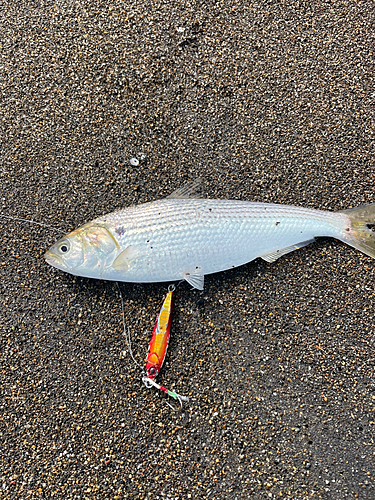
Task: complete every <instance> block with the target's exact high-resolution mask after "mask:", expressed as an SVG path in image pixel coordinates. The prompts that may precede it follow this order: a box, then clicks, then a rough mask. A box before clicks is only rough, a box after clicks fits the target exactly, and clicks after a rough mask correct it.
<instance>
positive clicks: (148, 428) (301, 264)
mask: <svg viewBox="0 0 375 500" xmlns="http://www.w3.org/2000/svg"><path fill="white" fill-rule="evenodd" d="M374 25H375V8H374V4H373V2H370V1H360V0H359V1H348V0H344V1H336V2H330V1H328V0H326V1H317V0H312V1H310V2H297V1H295V2H293V1H290V2H280V1H275V0H273V1H259V2H250V3H248V2H240V1H238V0H227V1H225V2H224V1H221V2H191V3H188V2H179V1H175V2H168V3H163V2H160V3H159V2H153V1H147V2H141V1H133V2H130V1H127V0H125V1H120V0H118V1H113V2H110V1H108V2H89V1H84V0H81V1H80V2H75V1H64V0H57V1H51V0H45V1H42V0H39V1H35V2H23V1H22V0H20V1H18V2H11V1H3V2H1V8H0V45H1V50H0V110H1V113H0V118H1V119H0V157H1V165H0V181H1V185H0V195H1V196H0V198H1V213H3V214H6V215H9V216H15V217H20V218H27V219H33V220H35V221H38V222H42V223H45V224H49V225H52V226H54V227H56V228H58V229H59V230H60V231H58V232H56V231H53V230H50V229H48V228H44V227H40V226H36V225H32V224H27V223H21V222H16V221H11V220H8V219H0V229H1V233H0V234H1V259H0V260H1V262H0V268H1V281H0V288H1V297H0V300H1V313H0V326H1V363H0V367H1V376H0V388H1V393H2V398H1V401H0V409H1V414H0V422H1V423H0V444H1V446H0V450H1V457H0V458H1V460H0V498H1V499H17V500H19V499H20V500H26V499H39V498H46V499H50V498H51V499H52V498H53V499H54V498H56V499H65V500H71V499H89V500H94V499H96V500H103V499H104V500H107V499H111V500H115V499H116V500H117V499H150V500H151V499H165V500H167V499H168V500H186V499H189V498H191V499H193V500H194V499H210V500H214V499H215V500H227V499H228V500H235V499H238V500H239V499H250V498H251V499H268V498H280V499H283V500H285V499H293V500H294V499H307V498H313V499H320V498H321V499H332V500H336V499H352V498H359V499H374V498H375V487H374V477H375V466H374V463H375V456H374V454H375V444H374V421H375V415H374V408H375V375H374V363H375V358H374V335H373V332H374V309H373V301H374V296H375V292H374V279H375V272H374V261H373V260H371V258H369V257H366V256H364V255H362V254H360V253H359V252H357V251H355V250H354V249H351V248H349V247H347V246H345V245H343V244H341V243H339V242H336V241H333V240H329V239H321V240H319V241H318V242H317V243H316V244H314V245H312V246H310V247H307V248H304V249H302V250H301V251H298V252H295V253H293V254H289V255H287V256H285V257H283V258H282V259H280V260H279V261H277V262H276V263H274V264H267V263H265V262H263V261H260V260H257V261H255V262H253V263H250V264H248V265H246V266H243V267H241V268H239V269H236V270H233V271H231V272H226V273H221V274H217V275H212V276H209V277H207V279H206V285H205V290H204V292H202V293H201V292H197V291H192V290H190V287H189V286H187V285H186V284H184V285H181V286H180V287H179V289H178V292H177V295H176V303H175V311H174V322H173V327H172V328H173V331H172V339H171V343H170V349H169V352H168V357H167V362H166V364H165V366H164V368H163V370H162V373H161V374H160V378H159V381H160V382H161V383H163V384H164V385H166V386H167V387H169V388H172V389H174V390H176V391H177V392H179V393H181V394H185V395H190V396H191V401H190V403H189V404H186V405H184V410H183V412H178V411H176V412H174V411H172V409H171V408H170V407H169V406H167V404H166V402H167V400H166V398H165V396H164V395H163V394H161V393H160V394H159V393H157V392H155V391H153V390H152V391H151V390H147V389H146V388H145V387H144V386H143V385H142V384H141V381H140V374H139V372H138V370H137V369H136V368H135V366H134V365H133V363H132V361H131V359H130V357H129V355H127V354H125V355H124V354H123V352H124V349H125V341H124V336H123V332H122V323H121V306H120V301H119V296H118V292H117V289H116V286H115V285H114V284H113V283H105V282H101V281H99V282H98V281H94V280H89V279H82V278H74V277H73V276H69V275H67V274H64V273H62V272H60V271H57V270H55V269H53V268H52V267H50V266H48V265H47V264H46V263H45V262H44V260H43V253H44V251H45V250H46V249H47V248H48V247H49V246H50V245H51V244H52V243H53V242H54V240H56V239H57V237H58V236H59V235H61V234H63V233H64V232H67V231H69V230H70V229H72V228H74V227H77V226H79V225H81V224H82V223H83V222H86V221H89V220H91V219H93V218H94V217H96V216H98V215H100V214H103V213H105V212H109V211H112V210H114V209H116V208H119V207H123V206H126V205H129V204H132V203H141V202H145V201H147V200H153V199H157V198H160V197H162V196H164V195H167V194H169V193H170V192H171V191H172V190H173V189H175V188H177V187H178V186H180V185H181V184H183V183H184V182H186V181H188V180H192V179H194V178H196V177H202V179H203V186H204V191H205V193H206V195H207V196H209V197H212V198H215V197H218V198H220V197H221V198H224V197H225V198H236V199H243V200H245V199H252V200H255V201H270V202H271V201H272V202H278V203H287V204H293V205H302V206H306V207H313V208H321V209H332V210H339V209H343V208H348V207H352V206H356V205H360V204H363V203H369V202H374V201H375V196H374V179H375V176H374V174H375V168H374V152H375V151H374V149H375V148H374V134H375V127H374V123H375V121H374V97H375V91H374V53H373V51H374V38H375V36H374ZM140 153H144V154H145V155H146V159H145V160H144V161H142V162H141V163H140V165H139V166H131V165H130V164H129V159H130V158H132V157H137V155H138V156H139V155H140ZM122 289H123V292H124V296H125V309H126V322H127V324H128V325H129V327H130V330H131V333H132V339H133V348H134V352H135V355H136V356H137V359H138V360H140V361H142V359H143V357H144V355H145V353H146V349H147V344H148V341H149V338H150V334H151V329H152V326H153V323H154V320H155V316H156V313H157V311H158V310H159V308H160V305H161V302H162V299H163V295H164V294H165V291H166V286H165V285H163V284H160V285H149V286H146V285H136V284H134V285H133V284H124V285H123V286H122Z"/></svg>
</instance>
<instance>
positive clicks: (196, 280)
mask: <svg viewBox="0 0 375 500" xmlns="http://www.w3.org/2000/svg"><path fill="white" fill-rule="evenodd" d="M183 278H184V280H186V281H187V282H188V283H189V285H191V286H192V287H194V288H196V289H197V290H203V287H204V274H202V271H201V270H200V269H196V270H195V271H193V272H192V273H185V274H184V276H183Z"/></svg>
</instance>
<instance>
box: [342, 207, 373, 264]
mask: <svg viewBox="0 0 375 500" xmlns="http://www.w3.org/2000/svg"><path fill="white" fill-rule="evenodd" d="M338 213H341V214H344V215H346V217H347V222H348V224H347V227H346V228H345V231H344V235H343V237H342V241H344V242H345V243H347V244H348V245H350V246H352V247H354V248H356V249H357V250H360V251H361V252H363V253H365V254H366V255H369V256H370V257H372V258H373V259H375V203H372V204H371V205H362V206H360V207H357V208H350V209H349V210H341V211H340V212H338Z"/></svg>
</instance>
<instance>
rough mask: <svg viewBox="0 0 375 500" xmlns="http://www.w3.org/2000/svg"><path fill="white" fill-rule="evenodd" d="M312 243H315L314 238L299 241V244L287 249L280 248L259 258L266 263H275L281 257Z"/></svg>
mask: <svg viewBox="0 0 375 500" xmlns="http://www.w3.org/2000/svg"><path fill="white" fill-rule="evenodd" d="M313 241H315V238H312V239H311V240H306V241H301V243H297V244H296V245H290V246H289V247H285V248H280V249H279V250H275V251H274V252H271V253H267V254H265V255H260V257H261V258H262V259H263V260H265V261H267V262H275V260H277V259H279V258H280V257H282V256H283V255H285V254H287V253H290V252H294V250H298V249H299V248H302V247H305V246H307V245H310V243H312V242H313Z"/></svg>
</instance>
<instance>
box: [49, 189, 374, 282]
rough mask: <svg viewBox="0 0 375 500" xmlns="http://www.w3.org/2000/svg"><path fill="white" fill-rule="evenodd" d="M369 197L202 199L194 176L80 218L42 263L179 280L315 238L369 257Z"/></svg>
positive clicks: (97, 274)
mask: <svg viewBox="0 0 375 500" xmlns="http://www.w3.org/2000/svg"><path fill="white" fill-rule="evenodd" d="M374 228H375V203H372V204H370V205H364V206H360V207H357V208H352V209H347V210H341V211H337V212H331V211H322V210H315V209H310V208H302V207H296V206H290V205H280V204H272V203H259V202H251V201H240V200H226V199H223V200H219V199H208V198H201V197H200V196H199V195H198V193H197V182H193V183H190V184H187V185H185V186H182V187H181V188H179V189H177V190H176V191H175V192H173V193H172V194H171V195H170V196H167V197H166V198H163V199H160V200H156V201H153V202H147V203H143V204H139V205H133V206H130V207H127V208H124V209H121V210H118V211H115V212H112V213H109V214H107V215H103V216H101V217H98V218H97V219H95V220H93V221H91V222H89V223H87V224H85V225H83V226H82V227H80V228H78V229H76V230H74V231H73V232H71V233H69V234H67V235H66V236H64V237H63V238H62V239H60V240H59V241H57V242H56V243H55V244H54V245H52V247H51V248H50V249H49V250H48V251H47V252H46V254H45V260H46V261H47V263H48V264H50V265H52V266H54V267H56V268H57V269H60V270H62V271H65V272H67V273H70V274H73V275H75V276H83V277H87V278H95V279H103V280H110V281H121V282H131V283H157V282H174V281H180V280H186V281H187V282H188V283H189V284H190V285H191V286H192V287H193V288H196V289H198V290H203V288H204V277H205V276H206V275H208V274H212V273H217V272H221V271H225V270H228V269H233V268H236V267H238V266H241V265H243V264H246V263H248V262H250V261H252V260H254V259H256V258H258V257H260V258H262V259H263V260H265V261H267V262H274V261H276V260H277V259H279V258H280V257H282V256H283V255H286V254H288V253H289V252H292V251H294V250H298V249H299V248H302V247H304V246H306V245H308V244H310V243H312V242H313V241H314V239H315V238H316V237H322V236H323V237H332V238H336V239H338V240H340V241H342V242H344V243H346V244H348V245H350V246H351V247H354V248H356V249H357V250H360V251H361V252H363V253H365V254H366V255H369V256H370V257H372V258H375V232H374Z"/></svg>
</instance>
